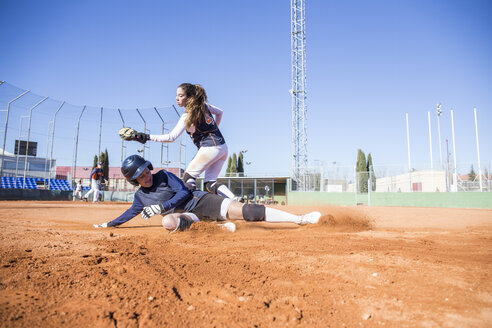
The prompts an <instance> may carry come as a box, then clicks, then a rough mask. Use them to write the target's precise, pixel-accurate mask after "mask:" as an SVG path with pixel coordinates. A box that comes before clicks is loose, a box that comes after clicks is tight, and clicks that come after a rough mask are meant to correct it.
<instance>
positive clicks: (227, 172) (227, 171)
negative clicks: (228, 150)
mask: <svg viewBox="0 0 492 328" xmlns="http://www.w3.org/2000/svg"><path fill="white" fill-rule="evenodd" d="M231 162H232V160H231V156H229V159H228V160H227V169H226V177H229V176H231Z"/></svg>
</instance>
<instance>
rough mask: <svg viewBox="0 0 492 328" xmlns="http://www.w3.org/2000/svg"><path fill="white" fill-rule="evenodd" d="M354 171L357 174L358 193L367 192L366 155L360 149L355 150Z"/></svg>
mask: <svg viewBox="0 0 492 328" xmlns="http://www.w3.org/2000/svg"><path fill="white" fill-rule="evenodd" d="M355 171H356V172H357V173H358V177H357V182H358V192H360V193H365V192H367V162H366V155H365V154H364V152H363V151H362V150H361V149H358V150H357V165H356V167H355Z"/></svg>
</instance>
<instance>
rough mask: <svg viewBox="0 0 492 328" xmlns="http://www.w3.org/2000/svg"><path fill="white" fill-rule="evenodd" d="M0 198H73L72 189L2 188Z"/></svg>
mask: <svg viewBox="0 0 492 328" xmlns="http://www.w3.org/2000/svg"><path fill="white" fill-rule="evenodd" d="M0 200H72V191H64V190H39V189H0Z"/></svg>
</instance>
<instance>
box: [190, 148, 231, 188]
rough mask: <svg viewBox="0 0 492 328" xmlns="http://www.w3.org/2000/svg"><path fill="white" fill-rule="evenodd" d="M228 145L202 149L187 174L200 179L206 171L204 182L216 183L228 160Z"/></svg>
mask: <svg viewBox="0 0 492 328" xmlns="http://www.w3.org/2000/svg"><path fill="white" fill-rule="evenodd" d="M227 153H228V150H227V145H226V144H224V145H220V146H213V147H201V148H200V149H199V150H198V152H197V153H196V155H195V157H193V159H192V160H191V162H190V164H188V167H187V168H186V172H188V174H189V175H191V176H192V177H194V178H198V177H199V176H200V174H202V172H203V171H205V177H204V181H205V182H207V181H215V180H217V177H218V176H219V174H220V170H222V166H224V163H225V162H226V160H227Z"/></svg>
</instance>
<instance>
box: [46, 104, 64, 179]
mask: <svg viewBox="0 0 492 328" xmlns="http://www.w3.org/2000/svg"><path fill="white" fill-rule="evenodd" d="M63 105H65V101H63V102H62V104H61V105H60V107H58V109H57V110H56V112H55V114H54V115H53V131H51V152H50V170H49V174H48V179H51V168H52V167H51V166H52V165H53V143H54V142H55V123H56V115H57V114H58V112H59V111H60V109H61V108H62V107H63ZM48 181H50V180H48ZM48 186H49V182H48Z"/></svg>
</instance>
